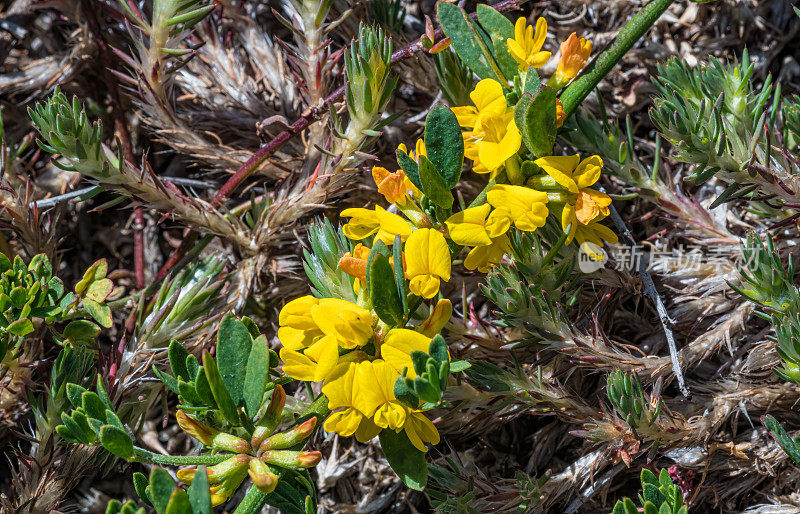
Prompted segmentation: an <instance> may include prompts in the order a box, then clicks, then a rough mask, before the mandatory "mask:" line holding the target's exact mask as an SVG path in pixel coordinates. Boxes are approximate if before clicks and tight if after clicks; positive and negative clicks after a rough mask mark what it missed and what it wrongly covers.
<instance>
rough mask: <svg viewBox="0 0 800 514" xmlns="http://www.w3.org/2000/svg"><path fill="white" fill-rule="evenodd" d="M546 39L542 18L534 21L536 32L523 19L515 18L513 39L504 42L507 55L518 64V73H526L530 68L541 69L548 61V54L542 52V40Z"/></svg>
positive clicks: (545, 22) (544, 23) (545, 26)
mask: <svg viewBox="0 0 800 514" xmlns="http://www.w3.org/2000/svg"><path fill="white" fill-rule="evenodd" d="M546 37H547V21H546V20H545V19H544V18H539V19H538V20H536V32H534V30H533V26H531V25H528V23H527V20H526V19H525V17H523V16H520V17H519V18H517V23H516V24H515V25H514V37H513V38H509V39H508V40H506V43H507V44H508V53H510V54H511V57H513V58H514V60H515V61H517V64H519V71H527V69H528V68H529V67H531V66H533V67H534V68H541V67H542V66H544V65H545V64H546V63H547V61H548V59H550V52H543V51H542V47H543V46H544V40H545V38H546Z"/></svg>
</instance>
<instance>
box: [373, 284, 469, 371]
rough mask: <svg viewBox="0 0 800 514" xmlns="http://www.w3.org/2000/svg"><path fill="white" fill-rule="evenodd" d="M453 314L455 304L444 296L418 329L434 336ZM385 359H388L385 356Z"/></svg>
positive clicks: (429, 335) (422, 332)
mask: <svg viewBox="0 0 800 514" xmlns="http://www.w3.org/2000/svg"><path fill="white" fill-rule="evenodd" d="M452 315H453V304H452V303H451V302H450V300H448V299H447V298H443V299H441V300H439V301H438V302H436V305H435V306H434V307H433V311H432V312H431V315H430V316H428V319H426V320H425V321H424V322H423V323H422V324H421V325H420V326H418V327H417V331H418V332H419V333H421V334H425V335H426V336H428V337H433V336H435V335H436V334H438V333H439V332H441V331H442V329H443V328H444V326H445V325H446V324H447V322H448V321H450V316H452ZM384 359H386V357H385V356H384ZM387 362H388V359H387ZM390 364H391V363H390Z"/></svg>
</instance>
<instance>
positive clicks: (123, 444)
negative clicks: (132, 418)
mask: <svg viewBox="0 0 800 514" xmlns="http://www.w3.org/2000/svg"><path fill="white" fill-rule="evenodd" d="M100 443H102V445H103V448H105V449H106V450H108V451H110V452H111V453H113V454H114V455H116V456H117V457H119V458H121V459H127V458H129V457H130V456H131V455H133V441H131V438H130V436H129V435H128V434H127V433H126V432H125V431H124V430H122V429H121V428H119V427H116V426H114V425H104V426H103V428H101V429H100Z"/></svg>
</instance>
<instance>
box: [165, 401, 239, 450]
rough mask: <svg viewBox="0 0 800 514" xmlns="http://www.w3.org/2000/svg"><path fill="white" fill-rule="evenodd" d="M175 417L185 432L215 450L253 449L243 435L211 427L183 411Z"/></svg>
mask: <svg viewBox="0 0 800 514" xmlns="http://www.w3.org/2000/svg"><path fill="white" fill-rule="evenodd" d="M175 418H176V419H177V420H178V426H180V427H181V429H182V430H183V431H184V432H186V433H187V434H189V435H190V436H192V437H194V438H195V439H197V440H198V441H200V442H201V443H203V445H204V446H208V447H209V448H213V449H214V450H224V451H229V452H234V453H249V452H250V451H251V449H252V448H251V447H250V445H249V444H248V443H247V441H245V440H244V439H242V438H241V437H236V436H235V435H232V434H228V433H226V432H221V431H219V430H217V429H214V428H211V427H210V426H208V425H206V424H204V423H201V422H200V421H198V420H197V419H195V418H193V417H192V416H189V415H188V414H186V413H185V412H183V411H180V410H179V411H178V412H177V414H175Z"/></svg>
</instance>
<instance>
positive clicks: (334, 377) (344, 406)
mask: <svg viewBox="0 0 800 514" xmlns="http://www.w3.org/2000/svg"><path fill="white" fill-rule="evenodd" d="M357 367H358V365H357V363H355V362H346V363H342V364H339V365H338V366H337V367H336V369H335V370H334V371H333V372H332V373H331V375H330V377H329V378H328V380H326V381H325V385H323V386H322V392H323V393H324V394H325V396H327V397H328V408H329V409H330V410H331V411H335V412H333V413H332V414H331V415H330V416H328V419H326V420H325V425H324V428H325V430H326V431H328V432H337V433H338V434H339V435H341V436H343V437H349V436H351V435H355V436H356V439H358V440H359V441H361V442H362V443H365V442H367V441H369V440H370V439H372V438H373V437H375V436H376V435H378V432H380V430H381V429H380V427H378V426H377V425H376V424H375V423H374V422H373V421H372V419H371V418H370V417H369V416H365V415H364V414H363V413H362V412H361V411H360V410H358V409H357V408H356V406H355V398H356V396H357V391H356V385H357V384H356V380H355V379H356V369H357ZM339 409H341V410H339Z"/></svg>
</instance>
